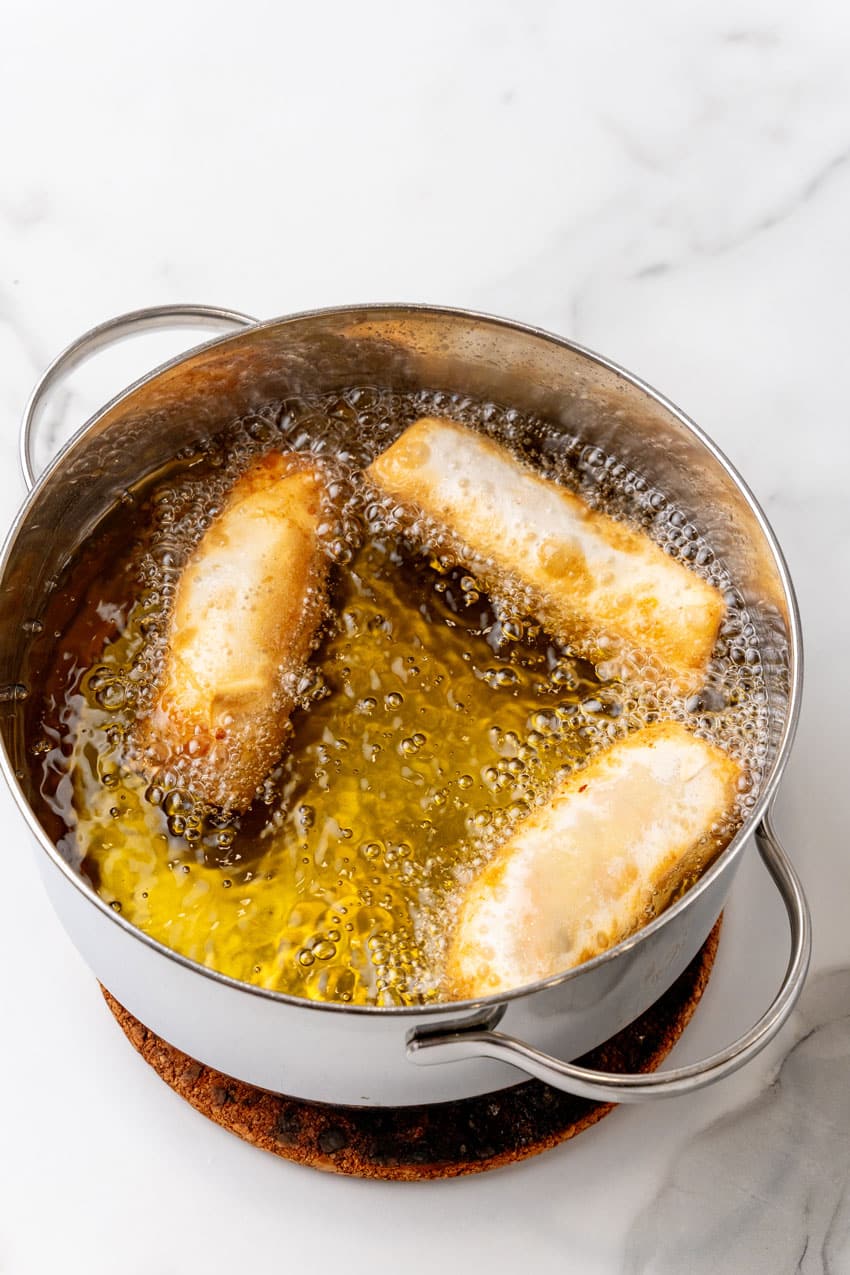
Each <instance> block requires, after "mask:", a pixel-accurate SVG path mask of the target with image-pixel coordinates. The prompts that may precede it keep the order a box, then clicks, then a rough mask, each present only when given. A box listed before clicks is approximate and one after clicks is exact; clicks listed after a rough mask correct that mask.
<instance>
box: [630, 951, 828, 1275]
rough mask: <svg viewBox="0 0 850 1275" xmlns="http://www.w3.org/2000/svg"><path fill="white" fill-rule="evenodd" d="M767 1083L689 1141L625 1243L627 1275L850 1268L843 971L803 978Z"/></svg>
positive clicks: (804, 1274) (772, 1274)
mask: <svg viewBox="0 0 850 1275" xmlns="http://www.w3.org/2000/svg"><path fill="white" fill-rule="evenodd" d="M800 1018H801V1020H802V1031H803V1034H802V1036H801V1037H800V1038H799V1039H798V1040H797V1043H796V1044H795V1045H794V1046H793V1047H792V1048H791V1050H790V1051H789V1053H788V1054H787V1055H786V1057H785V1059H784V1061H783V1063H782V1065H781V1067H780V1069H779V1072H778V1074H777V1076H776V1078H775V1080H774V1081H773V1083H772V1084H771V1085H770V1086H769V1087H768V1088H767V1089H766V1090H764V1091H763V1092H762V1093H760V1094H759V1095H758V1096H757V1097H756V1098H755V1099H753V1100H752V1101H751V1102H750V1103H749V1104H747V1105H746V1106H744V1107H741V1108H739V1109H737V1110H735V1111H731V1112H730V1113H729V1114H728V1115H726V1116H724V1117H723V1118H722V1119H721V1120H718V1121H716V1122H715V1123H714V1124H711V1125H709V1126H708V1127H707V1128H706V1129H704V1130H702V1131H701V1132H699V1133H698V1134H696V1135H695V1136H694V1137H693V1138H692V1140H691V1142H690V1143H689V1145H688V1146H687V1147H686V1148H685V1149H684V1150H683V1151H682V1153H681V1154H680V1155H679V1157H678V1159H677V1160H676V1161H675V1163H674V1164H673V1166H672V1169H671V1170H670V1173H669V1176H668V1178H667V1180H666V1182H665V1183H664V1185H663V1186H662V1188H661V1190H660V1191H659V1193H658V1194H657V1196H656V1197H655V1198H654V1199H653V1201H652V1202H651V1203H650V1205H649V1206H648V1207H647V1208H646V1209H645V1210H644V1212H643V1213H642V1214H641V1215H640V1216H639V1217H638V1219H637V1220H636V1222H635V1224H634V1226H633V1228H632V1231H631V1233H630V1235H629V1238H628V1243H627V1246H626V1250H625V1253H626V1260H625V1270H626V1271H627V1272H628V1273H629V1275H674V1273H675V1275H682V1272H687V1273H688V1275H708V1272H711V1273H712V1275H716V1273H717V1272H718V1271H746V1272H752V1273H753V1275H756V1272H765V1275H768V1273H769V1275H786V1273H787V1275H793V1272H800V1275H815V1273H824V1275H826V1273H828V1275H842V1273H844V1272H848V1271H850V1084H848V1076H850V969H846V968H842V969H838V970H833V971H830V972H825V973H822V974H820V975H818V976H817V977H815V978H813V979H812V981H811V983H810V984H809V986H808V988H807V989H806V992H805V993H804V997H803V1001H802V1006H801V1011H800Z"/></svg>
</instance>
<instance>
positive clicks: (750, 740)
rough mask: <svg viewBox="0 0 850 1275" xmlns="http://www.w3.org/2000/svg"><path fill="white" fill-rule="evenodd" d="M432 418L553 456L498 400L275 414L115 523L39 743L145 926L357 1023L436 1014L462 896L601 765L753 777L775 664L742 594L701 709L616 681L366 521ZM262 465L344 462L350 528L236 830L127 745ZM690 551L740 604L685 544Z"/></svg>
mask: <svg viewBox="0 0 850 1275" xmlns="http://www.w3.org/2000/svg"><path fill="white" fill-rule="evenodd" d="M435 411H443V412H444V413H445V414H447V415H451V416H453V417H454V418H456V419H465V420H467V421H469V422H470V423H473V424H475V425H477V426H478V427H479V428H485V429H487V430H488V431H489V432H492V433H494V434H496V435H497V436H498V437H500V438H502V439H503V440H507V441H509V442H510V443H511V445H513V446H514V447H517V448H519V449H523V448H524V447H525V450H527V451H529V458H530V459H536V460H537V461H538V463H545V458H544V457H542V456H541V455H536V456H535V455H534V453H533V451H531V450H530V449H529V448H528V447H527V446H526V444H527V441H528V440H534V441H535V443H539V442H540V440H541V438H544V437H545V428H546V427H544V426H543V424H542V423H541V422H533V421H529V420H528V419H527V418H522V417H520V416H519V415H518V414H517V413H515V412H511V411H510V410H505V409H499V408H496V407H494V406H493V405H481V404H474V403H471V402H469V401H468V400H463V401H459V400H457V399H451V398H450V397H449V396H446V395H439V394H435V395H430V396H427V395H422V394H418V395H409V396H404V397H403V396H399V395H395V394H390V393H388V392H381V391H375V390H352V391H349V392H348V393H347V394H344V395H334V396H330V397H326V398H324V399H320V400H314V401H309V402H305V401H301V402H298V403H290V404H284V405H275V406H272V407H270V408H269V409H267V410H266V411H265V412H263V413H259V414H257V415H256V416H252V417H251V418H248V419H246V420H244V421H241V422H237V423H236V425H235V426H234V428H233V429H232V430H231V431H230V432H229V434H228V435H227V436H226V437H225V438H224V439H223V440H219V441H217V442H215V443H211V444H210V445H209V446H208V447H207V448H204V449H201V450H200V451H199V452H198V453H197V454H196V455H193V456H190V457H186V458H184V459H183V460H182V461H181V462H180V464H179V465H176V466H174V467H172V468H171V470H170V471H169V472H168V473H167V474H166V475H160V476H159V478H158V479H156V480H154V481H152V483H151V486H150V489H149V493H148V498H147V500H145V501H143V502H141V503H139V504H138V505H137V506H136V507H135V511H134V512H130V513H128V512H126V511H125V512H124V514H123V518H124V520H125V523H126V524H127V525H125V526H124V528H123V532H122V536H121V537H119V539H120V540H122V541H123V542H124V544H125V546H126V547H125V550H124V552H123V554H122V555H121V556H120V558H119V559H118V560H115V561H113V562H112V564H111V566H110V568H109V570H108V571H104V570H101V571H100V574H99V575H98V576H97V577H96V579H95V580H94V582H93V583H92V585H91V587H89V588H87V589H84V590H83V589H78V588H77V587H76V585H74V583H73V572H72V573H71V577H70V578H71V582H72V583H71V585H70V586H69V591H68V592H69V597H73V598H74V600H75V606H76V610H75V613H74V615H73V618H72V619H71V621H70V622H69V624H68V626H67V627H66V628H65V629H64V631H62V636H61V638H60V639H59V640H58V641H57V644H56V647H55V651H54V659H53V668H52V675H51V678H50V679H48V686H47V694H46V696H45V705H44V710H43V712H42V715H41V717H40V718H39V720H38V721H37V723H36V726H35V727H34V738H33V741H32V744H31V747H32V753H33V770H34V773H35V774H36V776H37V777H38V782H39V785H40V788H41V791H42V793H43V795H44V799H45V803H46V806H47V809H48V810H49V813H50V815H51V816H52V817H53V819H54V821H56V822H58V825H59V827H60V828H61V830H62V843H61V844H62V847H63V849H64V851H65V852H66V853H67V854H68V856H69V857H70V858H71V859H72V860H73V861H74V862H76V863H77V864H79V865H80V866H81V868H82V870H83V871H84V872H85V873H86V874H87V875H88V876H89V878H90V879H91V881H92V883H93V884H94V886H95V888H96V889H97V890H98V892H99V893H100V894H101V896H102V897H103V898H104V899H106V900H107V901H108V902H109V903H110V904H111V905H112V906H113V907H115V908H116V909H117V910H120V911H121V912H122V913H123V915H124V916H125V917H126V918H127V919H128V920H129V921H131V922H132V923H133V924H134V925H137V926H138V927H139V928H140V929H142V930H144V931H145V932H146V933H148V934H150V935H151V936H152V937H154V938H156V939H159V940H160V941H162V942H163V943H165V944H167V945H168V946H169V947H171V948H173V949H174V950H175V951H178V952H180V953H182V954H183V955H185V956H187V957H189V958H191V959H193V960H195V961H197V962H199V963H200V964H203V965H207V966H209V967H211V968H213V969H216V970H218V971H220V972H222V973H224V974H228V975H231V976H232V977H234V978H237V979H241V980H245V981H247V982H252V983H256V984H258V985H260V986H263V987H266V988H273V989H275V990H278V991H282V992H287V993H290V994H293V995H296V996H303V997H309V998H313V999H322V1000H337V1001H344V1002H350V1003H354V1004H378V1005H393V1004H413V1003H420V1002H422V1001H428V1000H432V999H438V998H439V996H440V980H441V964H442V956H443V945H444V940H445V937H446V934H447V930H448V927H449V925H450V921H451V915H452V906H453V895H454V894H455V892H456V891H457V889H458V886H459V885H460V884H461V883H463V882H464V881H466V880H468V879H469V877H470V876H471V874H472V873H474V872H475V871H476V870H477V869H479V868H480V867H481V865H482V864H483V863H484V862H485V861H486V858H487V856H488V854H489V853H490V851H491V850H492V847H493V845H494V844H497V843H498V841H499V840H500V839H501V837H502V836H503V835H504V833H505V831H506V830H507V828H508V827H509V826H510V825H511V823H512V822H513V821H515V820H516V819H518V818H520V817H522V815H523V814H524V813H526V812H527V811H528V810H529V809H530V808H531V806H532V805H533V804H534V803H536V802H540V801H543V800H545V794H546V791H547V789H548V788H549V786H550V785H551V784H552V782H553V781H554V779H555V778H556V777H558V776H559V775H561V774H563V773H566V770H567V769H568V768H573V767H575V766H576V765H579V764H581V762H582V761H583V760H584V759H585V758H586V756H587V755H588V754H589V753H591V752H593V751H595V750H596V749H597V748H599V747H601V746H604V744H605V743H606V742H607V741H609V740H610V739H611V738H614V737H616V736H618V735H620V734H622V733H624V732H626V731H628V730H631V729H634V728H636V727H637V726H640V725H642V724H645V723H646V722H647V721H650V720H653V718H655V717H658V716H662V715H663V716H676V717H686V718H687V719H688V720H690V722H691V724H692V725H693V726H695V727H696V728H697V729H698V730H700V731H701V732H702V733H706V734H708V735H710V737H712V738H714V739H716V740H717V741H718V742H720V743H721V744H722V745H723V746H725V747H728V748H730V749H731V750H732V751H736V752H738V753H739V754H741V753H742V752H743V751H747V761H748V769H749V773H750V776H751V782H753V779H752V777H753V776H757V766H758V744H757V741H758V740H759V738H760V730H761V726H762V716H761V715H760V709H759V704H760V700H759V695H758V688H759V683H758V677H759V669H758V648H757V643H756V642H755V638H754V634H753V633H751V632H750V633H748V632H747V631H746V624H747V617H746V613H745V612H744V611H743V608H742V607H741V606H740V605H739V604H738V603H737V602H734V600H733V595H732V593H731V592H730V595H729V616H728V618H727V623H726V625H725V630H724V637H723V638H722V639H721V643H720V644H719V647H718V651H717V653H716V658H715V660H714V662H713V665H712V671H711V676H710V679H709V685H708V687H707V690H706V693H705V695H704V696H703V697H701V698H700V699H699V701H698V702H697V701H695V702H692V703H685V702H682V701H681V700H677V699H676V697H675V696H674V695H673V694H672V692H669V691H665V690H664V688H663V687H661V688H659V687H658V685H657V684H653V685H646V686H643V685H641V684H640V680H639V678H637V677H636V679H635V681H634V682H632V681H630V682H629V684H628V685H627V686H624V685H622V684H619V683H606V682H604V681H603V679H602V678H601V677H600V676H599V675H598V673H597V672H596V671H595V670H594V668H593V666H592V665H591V664H590V663H588V662H587V661H585V660H582V659H580V658H578V657H577V655H576V654H575V653H574V652H572V651H571V650H570V649H569V648H567V647H564V646H563V645H558V644H556V643H553V642H552V641H550V640H549V639H548V638H547V636H546V635H545V634H544V633H542V632H541V631H540V630H539V627H538V626H537V625H536V624H535V623H534V621H533V619H531V618H529V617H528V616H524V615H523V614H521V612H519V613H518V612H517V610H516V608H515V607H513V606H512V604H511V602H512V600H511V597H510V595H509V594H508V595H506V596H505V597H504V598H502V599H500V600H499V602H498V604H497V605H496V604H494V603H493V602H492V601H491V600H490V599H488V598H487V597H485V596H484V595H483V594H482V592H481V590H480V588H479V587H478V584H477V582H476V580H475V579H474V578H473V577H472V576H471V575H469V574H468V573H467V572H465V571H464V570H463V569H462V568H456V567H451V566H450V565H449V564H447V563H446V562H443V561H440V560H439V559H437V558H434V557H432V556H431V555H430V554H429V553H428V552H427V547H426V551H425V552H423V551H422V550H421V546H415V545H414V544H408V543H405V541H404V539H403V537H402V535H401V533H400V529H399V526H398V524H397V522H396V520H395V519H394V513H393V510H392V509H391V508H387V507H386V506H381V505H380V504H378V503H375V504H370V503H369V494H368V492H366V491H364V489H363V487H362V484H361V483H360V482H359V480H358V474H359V472H360V471H361V470H362V468H363V467H365V465H366V464H368V462H369V460H370V459H371V458H372V456H373V455H374V454H375V453H376V452H377V451H378V450H380V449H381V447H383V446H386V445H387V443H388V442H389V441H391V439H392V438H393V437H395V436H396V435H397V434H398V433H399V432H400V431H401V429H403V428H404V426H405V425H406V424H407V423H408V422H409V421H410V420H412V419H414V418H415V416H417V415H420V414H423V413H424V412H429V413H431V414H433V413H434V412H435ZM270 446H277V447H284V448H286V447H291V448H294V449H298V450H304V449H308V448H309V449H310V450H313V451H315V452H317V453H320V454H322V455H325V456H329V457H331V458H332V459H331V463H332V464H333V465H334V466H335V467H336V469H337V471H338V477H337V478H336V479H335V482H336V489H335V491H334V496H335V500H336V503H337V507H338V510H339V517H338V520H337V522H336V524H335V525H334V526H329V527H328V528H327V529H326V540H327V546H328V552H329V554H330V556H331V557H332V559H333V560H334V562H335V563H336V565H337V570H336V574H335V586H334V594H333V597H332V604H331V607H330V608H329V614H328V617H327V620H326V624H325V627H324V631H323V636H322V640H321V643H320V645H319V647H318V649H317V650H316V652H315V653H314V655H313V657H312V659H311V661H310V666H309V668H308V669H305V670H304V675H303V678H302V682H301V686H300V704H301V706H300V708H299V709H298V710H296V712H295V714H294V715H293V718H292V731H291V737H290V740H289V744H288V747H287V750H286V752H285V754H284V755H283V757H282V758H281V760H280V763H279V765H278V766H277V767H276V768H275V770H274V771H273V773H272V774H271V775H270V776H269V777H268V778H267V780H266V782H265V783H264V785H263V787H262V789H261V791H260V792H259V793H258V796H257V800H256V801H255V802H254V804H253V806H252V807H251V809H250V810H249V811H248V812H246V813H245V814H244V815H242V816H236V815H233V814H227V813H224V812H221V811H217V810H215V809H213V808H210V807H207V806H203V805H200V804H199V803H196V802H195V801H194V800H193V799H192V796H191V794H190V793H188V792H185V791H183V790H181V789H179V788H177V787H175V786H174V785H173V784H172V783H170V782H169V776H168V775H167V774H166V775H164V776H155V777H154V780H153V782H150V780H149V779H146V778H143V777H142V776H141V775H140V774H139V772H138V767H137V762H136V759H134V757H133V754H132V748H131V747H130V743H129V741H130V739H131V734H132V727H133V723H134V720H135V718H136V716H137V715H138V714H142V713H144V712H146V711H147V710H148V708H149V706H150V702H151V696H152V693H153V688H154V687H155V684H156V678H157V674H158V670H159V668H160V664H161V659H162V643H163V640H164V634H165V629H166V622H167V615H168V608H169V605H170V599H171V597H172V596H173V591H174V587H175V583H176V580H177V579H178V578H179V573H180V570H181V569H182V566H183V564H184V563H185V561H186V558H187V557H188V554H189V553H190V552H191V550H192V547H193V545H194V544H195V543H197V541H198V539H199V538H200V536H201V535H202V534H203V532H204V530H205V528H206V527H207V526H208V525H209V523H210V521H211V519H212V518H214V517H215V513H216V511H217V508H218V507H219V505H220V501H221V499H222V496H223V494H224V493H225V492H226V490H227V489H228V487H229V485H230V484H231V483H232V481H233V480H234V477H235V475H236V474H237V473H238V472H239V471H240V469H241V468H244V466H245V464H246V463H247V462H248V460H249V459H250V458H251V457H252V456H253V455H256V454H257V453H258V452H259V451H263V450H266V449H267V448H268V447H270ZM544 450H545V449H544ZM550 450H551V449H550ZM598 450H599V449H593V451H594V452H598ZM555 451H556V454H557V455H558V457H559V466H560V469H559V470H558V471H557V472H556V473H555V474H554V476H556V477H558V478H559V479H560V480H562V481H571V482H572V483H573V485H576V479H577V477H578V478H579V481H580V476H581V474H582V473H583V472H584V471H583V469H582V465H583V464H584V465H585V468H586V467H587V464H588V463H589V462H588V454H587V449H584V448H582V446H581V445H580V443H579V442H578V440H574V439H573V440H571V439H563V438H562V439H561V440H560V446H559V448H557V449H555ZM590 460H594V457H593V456H591V457H590ZM604 461H605V458H603V461H602V462H599V461H598V458H595V463H597V464H603V465H604ZM549 463H550V467H551V462H549ZM620 469H621V470H622V469H623V467H622V466H621V467H620ZM611 470H612V467H611V466H610V465H607V466H605V473H606V474H609V476H610V471H611ZM615 479H616V482H615V483H614V487H615V488H616V491H617V492H619V493H620V495H621V496H622V495H623V493H624V499H625V504H626V506H627V507H628V508H630V509H631V510H632V513H633V514H634V513H635V511H637V514H638V517H637V520H638V521H643V522H644V524H646V522H647V516H646V511H647V510H651V511H653V512H652V513H651V515H650V516H651V517H652V518H653V519H654V520H655V521H656V522H658V528H661V527H668V528H669V533H670V534H669V543H668V548H670V547H671V546H672V545H673V544H675V539H674V536H675V531H676V528H678V527H681V526H682V520H681V519H679V518H676V517H672V516H670V514H671V513H675V511H670V510H667V514H668V518H667V520H666V521H665V520H662V519H661V517H660V515H661V513H662V512H664V509H665V508H666V507H665V506H659V495H658V493H655V492H654V491H653V490H652V489H649V488H647V485H646V484H643V487H642V488H641V487H640V483H639V480H638V479H636V478H635V476H634V475H630V474H629V473H628V471H625V470H623V474H619V473H618V474H616V475H615ZM630 484H631V487H630ZM597 485H599V484H597ZM582 494H586V493H585V492H584V491H583V492H582ZM607 498H608V497H607V496H606V499H607ZM632 506H634V508H633V509H632ZM641 511H643V516H642V517H641ZM621 512H622V511H621ZM688 525H689V524H688ZM658 528H656V529H655V534H656V538H657V539H660V540H662V542H664V541H665V538H667V532H664V534H659V533H658ZM114 540H115V538H114V535H113V540H112V541H110V544H113V543H114ZM700 554H701V555H702V557H699V556H698V555H700ZM91 556H92V554H91V547H90V548H89V557H90V558H91ZM93 556H94V558H95V559H96V558H97V556H98V555H97V551H96V548H95V552H94V555H93ZM682 556H684V557H686V558H688V559H689V560H691V561H693V562H695V564H696V567H697V569H700V570H701V571H702V573H703V574H705V575H707V576H708V577H709V578H712V579H714V581H715V582H719V583H720V584H721V585H722V586H723V587H727V588H729V589H730V590H731V582H730V581H728V580H727V579H725V578H724V576H723V574H722V568H721V567H720V566H719V564H717V563H716V562H715V561H714V559H713V557H712V555H711V553H710V549H709V548H708V547H706V546H704V545H703V544H702V542H701V541H699V539H698V538H697V539H696V541H694V538H693V537H692V536H691V535H690V533H688V535H687V536H686V538H685V539H684V541H683V554H682ZM750 628H751V626H750ZM742 650H743V651H745V652H747V654H745V655H744V656H742V655H741V651H742ZM749 652H755V656H756V658H753V656H752V655H751V654H748V653H749ZM747 800H748V797H747V794H742V803H743V804H744V805H745V804H746V802H747Z"/></svg>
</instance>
